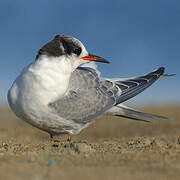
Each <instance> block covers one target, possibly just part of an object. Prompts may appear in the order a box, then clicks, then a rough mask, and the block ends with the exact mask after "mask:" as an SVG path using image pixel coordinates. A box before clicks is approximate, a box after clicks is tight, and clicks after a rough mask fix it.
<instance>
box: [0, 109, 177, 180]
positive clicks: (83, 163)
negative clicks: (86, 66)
mask: <svg viewBox="0 0 180 180" xmlns="http://www.w3.org/2000/svg"><path fill="white" fill-rule="evenodd" d="M143 110H144V111H145V112H149V113H154V114H159V115H165V116H168V117H171V118H173V120H171V121H158V120H155V121H154V122H153V123H152V124H151V123H143V122H136V121H133V120H127V119H123V118H117V117H111V116H106V117H103V118H101V119H99V120H97V121H96V123H94V124H93V125H92V126H90V127H89V128H87V129H85V130H84V131H83V132H82V133H80V134H79V135H77V136H74V137H73V142H72V143H71V144H69V143H68V142H67V141H66V138H67V137H66V136H63V137H57V138H56V139H58V140H60V142H59V143H56V144H55V145H53V144H52V143H50V142H49V136H48V134H46V133H45V132H42V131H40V130H38V129H36V128H34V127H31V126H30V125H28V124H26V123H25V122H23V121H22V120H20V119H17V118H16V117H15V116H14V115H13V114H12V113H11V112H10V111H9V110H8V109H7V108H1V109H0V123H1V126H0V179H2V180H6V179H13V180H21V179H26V180H46V179H73V180H75V179H86V180H90V179H91V180H92V179H104V180H105V179H123V180H126V179H127V180H130V179H133V180H141V179H142V180H145V179H146V180H149V179H150V180H152V179H153V180H154V179H158V180H161V179H162V180H166V179H171V180H175V179H179V178H180V177H179V176H180V130H179V129H180V106H179V107H178V106H169V107H161V108H160V107H154V108H146V109H143Z"/></svg>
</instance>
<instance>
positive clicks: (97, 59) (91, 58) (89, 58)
mask: <svg viewBox="0 0 180 180" xmlns="http://www.w3.org/2000/svg"><path fill="white" fill-rule="evenodd" d="M82 59H83V60H85V61H95V62H102V63H110V62H109V61H107V60H106V59H104V58H102V57H99V56H96V55H94V54H89V55H88V56H84V57H82Z"/></svg>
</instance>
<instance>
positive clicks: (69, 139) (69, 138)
mask: <svg viewBox="0 0 180 180" xmlns="http://www.w3.org/2000/svg"><path fill="white" fill-rule="evenodd" d="M71 140H72V135H71V134H68V138H67V141H69V142H71Z"/></svg>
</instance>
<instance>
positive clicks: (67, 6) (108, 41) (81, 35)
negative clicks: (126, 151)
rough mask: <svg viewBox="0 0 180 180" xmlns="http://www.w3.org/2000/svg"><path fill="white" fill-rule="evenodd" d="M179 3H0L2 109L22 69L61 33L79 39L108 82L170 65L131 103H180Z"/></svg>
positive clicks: (81, 0)
mask: <svg viewBox="0 0 180 180" xmlns="http://www.w3.org/2000/svg"><path fill="white" fill-rule="evenodd" d="M179 19H180V1H178V0H171V1H170V0H158V1H157V0H151V1H144V0H136V1H134V0H118V1H115V0H114V1H105V0H98V1H97V0H96V1H95V0H91V1H84V0H76V1H69V0H66V1H59V0H53V1H49V0H38V1H24V0H18V1H11V0H0V39H1V43H0V51H1V54H0V59H1V60H0V82H1V87H0V104H6V103H7V100H6V94H7V90H8V89H9V87H10V86H11V84H12V82H13V81H14V79H15V78H16V77H17V76H18V74H19V73H20V72H21V70H22V69H23V67H25V66H26V65H28V64H29V63H31V62H33V61H34V59H35V56H36V53H37V51H38V49H39V48H41V47H42V46H43V45H44V44H45V43H47V42H48V41H50V40H51V39H53V37H54V36H55V35H56V34H65V35H71V36H74V37H76V38H78V39H80V40H81V41H82V42H83V43H84V44H85V46H86V48H87V50H88V51H89V52H91V53H94V54H97V55H99V56H102V57H104V58H106V59H108V60H110V61H111V64H108V65H107V64H98V66H99V69H100V71H101V72H102V76H104V77H131V76H138V75H142V74H144V73H148V72H150V71H152V70H154V69H156V68H158V67H159V66H165V67H166V72H167V73H175V74H176V76H175V77H171V78H168V79H165V80H161V81H158V82H157V83H155V84H154V85H153V86H152V87H151V88H149V89H148V90H147V91H145V92H143V93H142V94H140V95H138V96H137V97H135V98H133V100H131V104H133V103H134V104H139V105H142V104H162V103H163V104H164V103H168V104H179V103H180V93H179V90H180V75H179V66H180V23H179Z"/></svg>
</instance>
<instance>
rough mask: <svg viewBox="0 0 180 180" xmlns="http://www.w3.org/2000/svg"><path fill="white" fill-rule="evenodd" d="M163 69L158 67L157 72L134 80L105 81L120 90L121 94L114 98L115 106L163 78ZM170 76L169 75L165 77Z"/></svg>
mask: <svg viewBox="0 0 180 180" xmlns="http://www.w3.org/2000/svg"><path fill="white" fill-rule="evenodd" d="M164 69H165V68H164V67H160V68H158V69H157V70H155V71H153V72H151V73H148V74H146V75H144V76H139V77H135V78H129V79H125V80H121V79H119V80H118V79H116V80H114V79H109V80H106V81H109V82H113V83H115V85H116V86H117V87H118V88H119V89H120V91H121V93H120V95H119V96H118V97H116V105H117V104H119V103H122V102H124V101H126V100H128V99H130V98H132V97H134V96H136V95H137V94H139V93H141V92H142V91H144V90H145V89H146V88H148V87H149V86H151V85H152V84H153V83H154V82H155V81H156V80H157V79H159V78H160V77H162V76H163V74H164ZM166 76H167V77H168V76H171V75H166Z"/></svg>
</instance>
